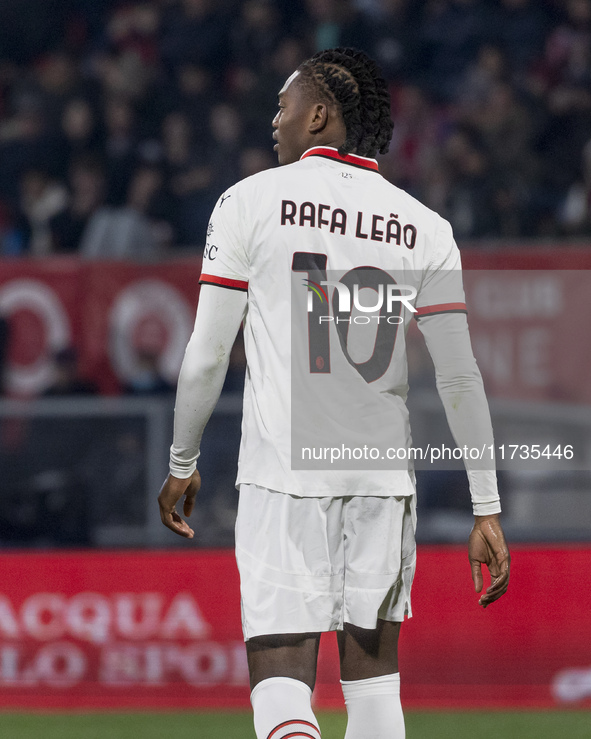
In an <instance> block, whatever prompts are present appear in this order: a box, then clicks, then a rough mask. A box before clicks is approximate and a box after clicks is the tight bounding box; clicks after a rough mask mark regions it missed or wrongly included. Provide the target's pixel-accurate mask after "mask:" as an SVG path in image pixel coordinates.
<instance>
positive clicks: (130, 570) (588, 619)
mask: <svg viewBox="0 0 591 739" xmlns="http://www.w3.org/2000/svg"><path fill="white" fill-rule="evenodd" d="M418 559H419V563H418V571H417V576H416V581H415V586H414V588H413V611H414V613H415V615H414V617H413V618H412V619H410V621H408V623H406V624H405V626H404V628H403V631H402V637H401V650H400V651H401V674H402V696H403V703H404V705H405V706H406V707H417V708H418V707H421V708H438V707H439V708H441V707H451V706H453V707H534V706H535V707H569V706H572V707H579V708H580V707H585V706H587V707H591V640H590V639H589V634H590V633H591V614H590V612H589V607H588V594H589V592H590V589H591V568H590V565H589V562H591V549H589V548H575V547H571V548H544V549H540V548H525V547H519V548H516V549H515V550H514V551H513V574H512V583H511V588H510V591H509V592H508V594H507V595H506V596H505V597H504V598H503V599H502V600H501V601H500V602H498V603H496V604H494V605H493V606H491V607H490V608H488V609H486V611H483V610H482V609H481V608H479V607H478V606H477V596H476V595H475V594H474V592H473V588H472V583H471V579H470V572H469V567H468V563H467V555H466V551H465V549H464V548H457V547H452V548H449V547H446V548H443V547H423V548H420V549H419V555H418ZM0 568H1V570H2V581H1V586H0V707H3V708H25V707H28V708H37V709H48V708H50V709H51V708H53V709H72V708H77V709H100V708H117V709H124V708H147V707H150V708H177V709H178V708H204V707H209V708H213V707H220V708H222V707H223V708H247V707H248V705H249V687H248V674H247V666H246V657H245V651H244V645H243V642H242V636H241V628H240V608H239V595H238V576H237V571H236V565H235V563H234V557H233V554H232V553H231V552H226V551H224V552H219V551H212V552H209V551H202V552H194V553H193V552H188V551H184V552H182V553H172V552H143V553H91V552H84V553H40V554H39V553H37V554H33V553H16V554H11V553H4V554H2V555H1V556H0ZM335 647H336V642H335V638H334V635H327V636H325V637H323V645H322V647H321V657H320V665H319V672H318V684H317V688H316V692H315V700H316V703H317V705H318V706H320V707H342V705H343V703H342V696H341V691H340V686H339V683H338V658H337V654H336V649H335Z"/></svg>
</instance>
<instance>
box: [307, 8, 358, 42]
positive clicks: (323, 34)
mask: <svg viewBox="0 0 591 739" xmlns="http://www.w3.org/2000/svg"><path fill="white" fill-rule="evenodd" d="M306 8H307V11H308V14H309V16H310V18H311V19H312V24H313V25H312V33H311V36H312V39H313V49H314V51H321V50H322V49H328V48H331V47H336V46H354V47H355V48H357V49H363V50H364V51H369V50H370V49H371V46H372V28H371V24H370V22H369V20H368V19H367V17H366V16H365V15H364V14H363V13H361V12H359V11H358V10H356V9H355V7H354V6H353V4H352V3H351V1H350V0H306Z"/></svg>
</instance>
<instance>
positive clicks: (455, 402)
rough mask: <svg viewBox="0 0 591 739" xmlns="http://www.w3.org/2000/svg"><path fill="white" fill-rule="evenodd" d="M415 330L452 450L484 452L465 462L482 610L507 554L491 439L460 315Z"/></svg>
mask: <svg viewBox="0 0 591 739" xmlns="http://www.w3.org/2000/svg"><path fill="white" fill-rule="evenodd" d="M418 323H419V328H420V330H421V332H422V333H423V336H424V337H425V342H426V344H427V348H428V350H429V353H430V354H431V357H432V359H433V363H434V365H435V375H436V382H437V390H438V392H439V396H440V398H441V400H442V403H443V406H444V408H445V413H446V416H447V421H448V424H449V427H450V429H451V432H452V435H453V437H454V440H455V442H456V444H457V446H458V447H460V448H464V447H467V448H468V449H477V450H478V451H479V452H480V451H482V450H483V451H484V453H483V455H482V458H479V459H472V458H471V457H470V456H468V457H467V458H465V465H466V472H467V474H468V480H469V483H470V493H471V496H472V504H473V511H474V527H473V529H472V533H471V534H470V539H469V546H468V556H469V560H470V566H471V570H472V579H473V580H474V587H475V589H476V592H478V593H479V592H481V590H482V587H483V580H482V572H481V567H482V565H483V564H484V565H485V566H486V567H487V568H488V570H489V572H490V575H491V580H492V582H491V585H490V587H489V588H487V590H486V592H485V593H484V595H482V596H481V598H480V601H479V603H480V605H482V606H483V607H486V606H487V605H489V604H490V603H492V602H493V601H495V600H497V599H498V598H500V597H501V595H503V594H504V593H505V592H506V590H507V587H508V584H509V569H510V554H509V549H508V547H507V543H506V541H505V536H504V534H503V529H502V527H501V523H500V520H499V513H500V511H501V504H500V498H499V493H498V489H497V477H496V471H495V468H494V454H492V453H491V450H494V438H493V430H492V423H491V419H490V412H489V408H488V402H487V400H486V395H485V393H484V385H483V383H482V376H481V374H480V370H479V369H478V366H477V364H476V360H475V358H474V354H473V351H472V345H471V342H470V335H469V331H468V322H467V318H466V315H465V313H455V312H454V313H452V312H448V313H440V314H435V315H426V316H423V317H421V318H420V319H419V322H418Z"/></svg>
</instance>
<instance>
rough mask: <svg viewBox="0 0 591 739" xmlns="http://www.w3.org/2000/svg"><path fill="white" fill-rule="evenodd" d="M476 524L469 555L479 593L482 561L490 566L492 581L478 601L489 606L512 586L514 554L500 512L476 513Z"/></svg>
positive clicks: (470, 541) (471, 535)
mask: <svg viewBox="0 0 591 739" xmlns="http://www.w3.org/2000/svg"><path fill="white" fill-rule="evenodd" d="M474 518H475V522H474V528H473V529H472V531H471V533H470V538H469V540H468V557H469V559H470V567H471V568H472V580H473V581H474V589H475V590H476V592H477V593H480V592H481V591H482V587H483V579H482V569H481V568H482V565H483V564H484V565H486V566H487V567H488V571H489V572H490V577H491V584H490V586H489V587H488V588H487V589H486V592H485V593H484V594H483V595H482V596H481V597H480V600H479V601H478V604H479V605H481V606H482V607H483V608H486V607H487V606H489V605H490V604H491V603H493V602H494V601H495V600H498V599H499V598H500V597H501V595H503V594H504V593H506V592H507V588H508V587H509V568H510V564H511V555H510V554H509V547H508V546H507V542H506V541H505V535H504V534H503V529H502V528H501V522H500V520H499V515H498V514H496V513H495V514H493V515H491V516H475V517H474Z"/></svg>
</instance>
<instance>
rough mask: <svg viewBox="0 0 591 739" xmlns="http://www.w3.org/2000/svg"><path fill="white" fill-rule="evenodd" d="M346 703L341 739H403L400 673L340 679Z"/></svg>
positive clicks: (404, 734)
mask: <svg viewBox="0 0 591 739" xmlns="http://www.w3.org/2000/svg"><path fill="white" fill-rule="evenodd" d="M341 685H342V688H343V695H344V696H345V703H346V704H347V732H346V734H345V739H404V737H405V736H406V733H405V730H404V716H403V715H402V706H401V705H400V673H399V672H397V673H395V674H394V675H384V676H382V677H371V678H368V679H367V680H341Z"/></svg>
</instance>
